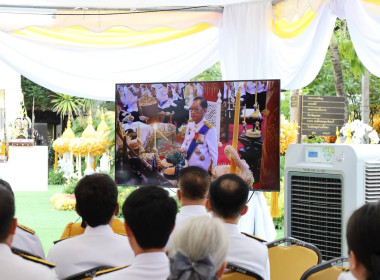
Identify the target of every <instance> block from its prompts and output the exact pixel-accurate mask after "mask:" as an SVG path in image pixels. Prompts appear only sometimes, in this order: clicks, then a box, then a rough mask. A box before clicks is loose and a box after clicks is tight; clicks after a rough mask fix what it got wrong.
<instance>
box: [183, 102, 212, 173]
mask: <svg viewBox="0 0 380 280" xmlns="http://www.w3.org/2000/svg"><path fill="white" fill-rule="evenodd" d="M190 111H191V119H190V120H189V122H188V124H187V128H186V135H185V140H184V141H183V143H182V146H181V151H182V152H184V153H186V159H187V160H188V164H189V165H190V166H199V167H201V168H203V169H205V170H208V169H209V167H210V164H211V160H212V164H213V166H215V165H216V164H217V162H218V143H217V136H216V129H215V127H214V126H213V125H212V124H211V123H209V122H208V121H206V119H205V115H206V112H207V100H206V99H204V98H203V97H200V96H198V97H196V98H194V101H193V103H192V105H191V107H190Z"/></svg>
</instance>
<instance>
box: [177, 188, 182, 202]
mask: <svg viewBox="0 0 380 280" xmlns="http://www.w3.org/2000/svg"><path fill="white" fill-rule="evenodd" d="M177 197H178V201H181V198H182V195H181V190H180V189H178V190H177Z"/></svg>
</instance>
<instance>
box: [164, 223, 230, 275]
mask: <svg viewBox="0 0 380 280" xmlns="http://www.w3.org/2000/svg"><path fill="white" fill-rule="evenodd" d="M228 245H229V237H228V233H227V230H226V228H225V226H224V225H223V222H222V221H221V220H220V219H218V218H210V217H208V216H199V217H196V218H193V219H191V220H188V221H186V222H185V223H183V224H182V225H181V227H180V228H179V229H178V230H176V231H175V233H174V235H173V239H172V241H171V245H170V249H169V255H170V257H171V258H172V259H174V262H175V259H176V258H178V256H177V255H176V254H177V252H180V253H182V254H184V255H186V256H188V258H189V259H190V263H196V262H197V261H198V260H199V259H202V258H204V257H206V256H210V257H211V259H212V261H213V263H214V270H218V269H219V268H220V267H221V266H222V265H223V263H224V262H225V260H226V257H227V252H228ZM172 265H173V263H172ZM174 265H175V264H174ZM171 270H172V274H173V270H174V269H173V267H172V268H171ZM172 276H173V275H172ZM174 278H175V277H173V279H174ZM188 279H192V278H188Z"/></svg>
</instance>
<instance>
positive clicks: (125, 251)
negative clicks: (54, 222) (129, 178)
mask: <svg viewBox="0 0 380 280" xmlns="http://www.w3.org/2000/svg"><path fill="white" fill-rule="evenodd" d="M74 193H75V198H76V206H75V208H76V211H77V213H78V215H79V216H81V217H82V219H83V220H84V221H85V222H86V224H87V227H86V229H85V231H84V233H83V234H81V235H78V236H75V237H72V238H67V239H65V240H62V241H60V242H58V243H56V244H55V245H54V246H53V247H52V248H51V249H50V251H49V254H48V258H47V259H48V260H49V261H51V262H53V263H55V264H56V268H55V270H56V273H57V275H58V277H59V278H60V279H62V278H65V277H68V276H71V275H73V274H77V273H80V272H83V271H85V270H88V269H92V268H95V267H98V266H109V267H116V266H121V265H128V264H130V263H131V262H132V260H133V258H134V256H133V252H132V249H131V247H130V246H129V244H128V242H127V238H126V237H125V236H123V235H119V234H115V233H114V232H113V231H112V229H111V227H110V225H111V224H112V221H113V219H114V215H117V214H118V212H119V204H118V203H117V195H118V192H117V187H116V184H115V182H114V181H113V180H112V179H111V178H110V177H109V176H108V175H106V174H98V173H94V174H92V175H87V176H85V177H83V178H82V179H81V180H79V182H78V183H77V185H76V187H75V191H74Z"/></svg>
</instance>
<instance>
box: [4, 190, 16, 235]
mask: <svg viewBox="0 0 380 280" xmlns="http://www.w3.org/2000/svg"><path fill="white" fill-rule="evenodd" d="M14 215H15V200H14V197H13V194H12V193H11V192H10V191H9V190H8V189H7V188H5V187H4V186H3V185H0V242H4V241H5V239H7V237H8V235H9V232H10V230H11V225H12V221H13V218H14Z"/></svg>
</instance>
